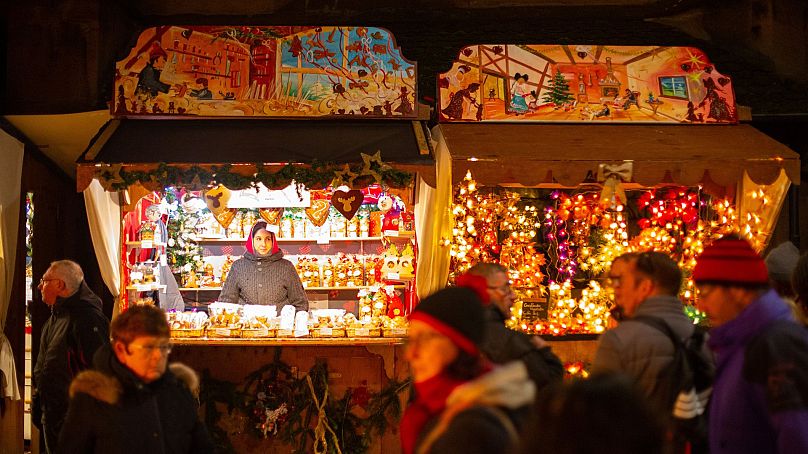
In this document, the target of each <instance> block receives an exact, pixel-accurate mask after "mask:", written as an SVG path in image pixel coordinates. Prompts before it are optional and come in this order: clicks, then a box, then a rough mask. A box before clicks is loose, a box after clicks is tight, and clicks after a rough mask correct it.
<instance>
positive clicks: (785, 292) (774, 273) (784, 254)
mask: <svg viewBox="0 0 808 454" xmlns="http://www.w3.org/2000/svg"><path fill="white" fill-rule="evenodd" d="M799 259H800V250H799V249H797V246H794V243H792V242H791V241H786V242H784V243H780V245H779V246H777V247H776V248H774V249H772V250H771V251H769V253H768V254H766V259H765V262H766V269H768V270H769V285H770V286H771V287H772V288H773V289H774V290H776V291H777V294H778V295H780V297H781V298H783V299H785V300H788V301H793V300H794V289H793V288H792V287H791V274H792V273H793V272H794V267H796V266H797V261H798V260H799Z"/></svg>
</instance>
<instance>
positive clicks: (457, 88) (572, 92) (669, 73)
mask: <svg viewBox="0 0 808 454" xmlns="http://www.w3.org/2000/svg"><path fill="white" fill-rule="evenodd" d="M438 102H439V105H438V106H437V110H438V116H439V119H440V121H442V122H453V121H463V122H469V121H471V122H477V121H535V122H567V123H569V122H616V123H653V122H663V123H703V124H707V123H722V124H727V123H737V122H738V115H737V108H736V105H735V94H734V92H733V89H732V81H731V80H730V78H729V77H727V76H724V75H722V74H720V73H719V72H718V71H717V70H716V69H715V67H714V65H713V64H712V63H711V62H710V59H709V58H708V57H707V55H705V54H704V52H702V51H701V50H699V49H696V48H692V47H659V46H592V45H579V46H575V45H506V44H497V45H474V46H469V47H465V48H464V49H462V50H461V51H460V54H459V57H458V59H457V61H455V62H454V63H453V65H452V68H451V69H450V70H449V71H448V72H446V73H442V74H440V75H439V76H438Z"/></svg>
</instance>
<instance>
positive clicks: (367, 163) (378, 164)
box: [359, 150, 390, 184]
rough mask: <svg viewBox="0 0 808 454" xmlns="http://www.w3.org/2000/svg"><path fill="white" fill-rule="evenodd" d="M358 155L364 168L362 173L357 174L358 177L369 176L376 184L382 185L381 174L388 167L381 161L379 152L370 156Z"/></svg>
mask: <svg viewBox="0 0 808 454" xmlns="http://www.w3.org/2000/svg"><path fill="white" fill-rule="evenodd" d="M359 154H360V155H361V156H362V162H364V166H363V167H362V171H361V172H360V173H359V175H360V176H363V175H370V176H372V177H373V179H374V180H376V183H378V184H381V183H382V175H381V172H384V171H385V170H389V169H390V166H389V165H387V164H385V163H384V161H382V152H381V150H379V151H377V152H376V153H374V154H372V155H369V154H365V153H359ZM374 164H375V166H374Z"/></svg>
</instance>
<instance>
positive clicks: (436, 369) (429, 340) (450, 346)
mask: <svg viewBox="0 0 808 454" xmlns="http://www.w3.org/2000/svg"><path fill="white" fill-rule="evenodd" d="M458 351H459V350H458V348H457V346H456V345H455V344H454V343H453V342H452V341H450V340H449V338H448V337H446V336H444V335H443V334H441V333H439V332H438V331H436V330H435V329H433V328H432V327H431V326H429V325H427V324H426V323H424V322H422V321H420V320H413V321H411V322H410V328H409V335H408V339H407V346H406V348H405V350H404V358H405V359H406V360H407V362H409V363H410V373H412V378H413V379H414V380H415V382H416V383H420V382H423V381H425V380H428V379H430V378H432V377H434V376H436V375H438V374H440V373H441V372H443V370H444V369H445V368H446V366H448V365H449V363H451V362H452V361H454V359H455V358H457V354H458Z"/></svg>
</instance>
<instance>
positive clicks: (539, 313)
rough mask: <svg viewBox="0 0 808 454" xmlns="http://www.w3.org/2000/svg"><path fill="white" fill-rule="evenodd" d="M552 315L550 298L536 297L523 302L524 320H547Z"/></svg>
mask: <svg viewBox="0 0 808 454" xmlns="http://www.w3.org/2000/svg"><path fill="white" fill-rule="evenodd" d="M549 315H550V301H549V299H548V298H546V297H543V298H536V299H531V300H527V301H523V302H522V320H527V321H539V320H547V318H548V316H549Z"/></svg>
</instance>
